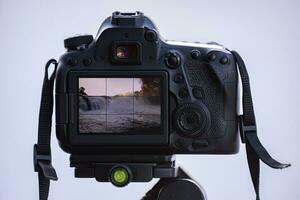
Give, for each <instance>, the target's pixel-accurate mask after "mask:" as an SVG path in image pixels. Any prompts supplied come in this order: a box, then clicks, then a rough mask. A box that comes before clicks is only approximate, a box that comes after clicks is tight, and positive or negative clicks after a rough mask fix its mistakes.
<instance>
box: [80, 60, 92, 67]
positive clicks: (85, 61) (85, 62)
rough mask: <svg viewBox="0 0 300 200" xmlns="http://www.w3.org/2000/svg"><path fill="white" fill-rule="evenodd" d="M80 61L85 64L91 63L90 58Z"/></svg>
mask: <svg viewBox="0 0 300 200" xmlns="http://www.w3.org/2000/svg"><path fill="white" fill-rule="evenodd" d="M82 62H83V64H84V65H85V66H88V65H90V64H92V60H91V59H90V58H85V59H83V61H82Z"/></svg>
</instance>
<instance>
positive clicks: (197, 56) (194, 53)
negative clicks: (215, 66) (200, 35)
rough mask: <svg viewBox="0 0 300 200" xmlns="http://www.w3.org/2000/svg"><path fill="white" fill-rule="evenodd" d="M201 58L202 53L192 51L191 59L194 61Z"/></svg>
mask: <svg viewBox="0 0 300 200" xmlns="http://www.w3.org/2000/svg"><path fill="white" fill-rule="evenodd" d="M200 56H201V53H200V51H198V50H192V51H191V57H192V58H193V59H195V60H196V59H198V58H200Z"/></svg>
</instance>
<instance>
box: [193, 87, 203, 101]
mask: <svg viewBox="0 0 300 200" xmlns="http://www.w3.org/2000/svg"><path fill="white" fill-rule="evenodd" d="M193 95H194V97H195V98H197V99H203V97H204V92H203V90H202V89H201V88H198V87H197V88H193Z"/></svg>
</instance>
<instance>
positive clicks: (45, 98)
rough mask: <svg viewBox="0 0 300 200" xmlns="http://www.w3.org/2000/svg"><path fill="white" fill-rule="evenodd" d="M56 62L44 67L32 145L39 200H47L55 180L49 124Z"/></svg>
mask: <svg viewBox="0 0 300 200" xmlns="http://www.w3.org/2000/svg"><path fill="white" fill-rule="evenodd" d="M51 64H54V70H53V72H52V74H51V75H50V77H48V68H49V66H50V65H51ZM56 68H57V62H56V60H54V59H51V60H49V61H48V62H47V64H46V67H45V77H44V81H43V88H42V97H41V105H40V113H39V126H38V142H37V144H35V145H34V149H33V151H34V153H33V159H34V160H33V162H34V171H35V172H38V177H39V199H40V200H47V199H48V194H49V187H50V180H57V179H58V178H57V175H56V172H55V169H54V167H53V166H52V163H51V148H50V142H51V124H52V113H53V86H54V79H55V73H56Z"/></svg>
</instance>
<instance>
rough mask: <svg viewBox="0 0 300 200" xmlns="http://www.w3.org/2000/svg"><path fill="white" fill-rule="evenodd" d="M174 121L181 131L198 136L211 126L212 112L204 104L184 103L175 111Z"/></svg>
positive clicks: (187, 134)
mask: <svg viewBox="0 0 300 200" xmlns="http://www.w3.org/2000/svg"><path fill="white" fill-rule="evenodd" d="M174 121H175V125H176V126H177V129H178V132H179V133H183V134H184V135H186V136H197V135H199V134H203V133H205V132H206V131H207V129H208V128H209V127H210V113H209V111H208V109H207V107H206V106H205V105H204V104H191V103H190V104H184V105H182V106H180V107H179V108H178V109H177V111H176V112H175V117H174Z"/></svg>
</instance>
